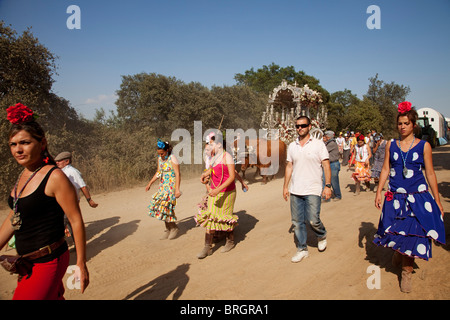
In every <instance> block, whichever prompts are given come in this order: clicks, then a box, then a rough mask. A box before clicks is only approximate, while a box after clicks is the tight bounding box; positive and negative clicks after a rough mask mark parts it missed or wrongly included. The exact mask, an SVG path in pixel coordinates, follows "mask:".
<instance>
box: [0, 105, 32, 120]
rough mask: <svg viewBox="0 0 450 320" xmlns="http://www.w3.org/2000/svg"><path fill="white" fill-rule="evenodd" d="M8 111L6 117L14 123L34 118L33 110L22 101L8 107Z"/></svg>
mask: <svg viewBox="0 0 450 320" xmlns="http://www.w3.org/2000/svg"><path fill="white" fill-rule="evenodd" d="M6 112H7V116H6V119H8V121H9V122H11V123H12V124H20V123H24V122H29V121H32V120H33V119H34V112H33V110H31V109H30V108H28V107H27V106H24V105H23V104H21V103H17V104H16V105H15V106H10V107H9V108H8V109H6Z"/></svg>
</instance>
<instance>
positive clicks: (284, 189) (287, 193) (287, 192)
mask: <svg viewBox="0 0 450 320" xmlns="http://www.w3.org/2000/svg"><path fill="white" fill-rule="evenodd" d="M289 196H290V193H289V189H288V188H283V198H284V200H285V201H287V200H288V198H289Z"/></svg>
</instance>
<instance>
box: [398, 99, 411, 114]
mask: <svg viewBox="0 0 450 320" xmlns="http://www.w3.org/2000/svg"><path fill="white" fill-rule="evenodd" d="M409 110H411V102H409V101H403V102H401V103H399V104H398V112H399V113H405V112H408V111H409Z"/></svg>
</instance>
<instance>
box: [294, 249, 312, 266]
mask: <svg viewBox="0 0 450 320" xmlns="http://www.w3.org/2000/svg"><path fill="white" fill-rule="evenodd" d="M308 257H309V252H308V250H302V251H297V253H296V254H295V255H294V256H293V257H292V259H291V261H292V262H294V263H295V262H300V261H302V260H303V259H304V258H308Z"/></svg>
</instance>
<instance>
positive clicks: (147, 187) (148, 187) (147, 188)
mask: <svg viewBox="0 0 450 320" xmlns="http://www.w3.org/2000/svg"><path fill="white" fill-rule="evenodd" d="M151 186H152V183H149V184H148V185H147V186H146V187H145V191H148V190H150V187H151Z"/></svg>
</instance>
